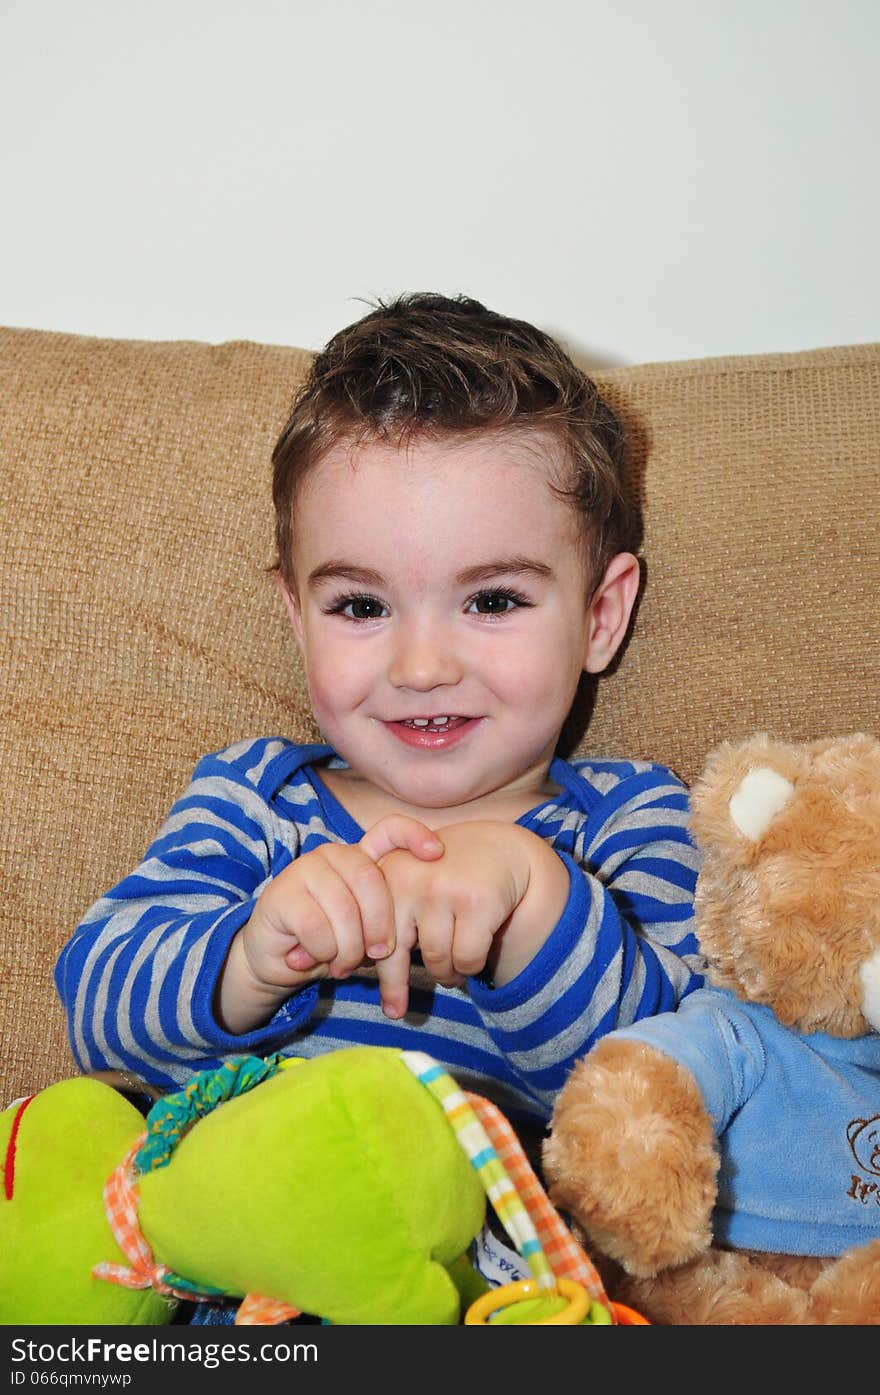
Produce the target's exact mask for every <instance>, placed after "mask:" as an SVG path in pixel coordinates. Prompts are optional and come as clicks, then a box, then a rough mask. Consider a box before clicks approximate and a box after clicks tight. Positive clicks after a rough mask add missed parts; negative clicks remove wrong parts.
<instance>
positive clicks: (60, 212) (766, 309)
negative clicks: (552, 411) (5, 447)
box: [0, 0, 880, 365]
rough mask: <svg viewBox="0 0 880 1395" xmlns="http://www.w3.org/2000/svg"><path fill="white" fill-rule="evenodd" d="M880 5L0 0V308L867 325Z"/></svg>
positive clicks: (800, 330)
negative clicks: (453, 299)
mask: <svg viewBox="0 0 880 1395" xmlns="http://www.w3.org/2000/svg"><path fill="white" fill-rule="evenodd" d="M878 60H880V5H878V3H877V0H738V3H732V0H614V3H609V0H528V3H526V0H481V2H480V0H308V3H305V2H304V0H0V132H2V136H0V199H2V205H3V206H2V210H0V322H2V323H5V324H7V325H18V326H29V327H35V328H46V329H60V330H68V331H73V332H78V333H84V334H98V335H110V336H121V337H125V338H142V339H171V338H189V339H202V340H208V341H221V340H226V339H256V340H264V341H267V342H271V343H286V344H296V345H301V346H304V347H308V348H315V347H318V346H319V345H321V344H323V343H324V341H325V340H326V339H327V338H328V337H329V335H330V334H332V333H333V332H334V331H335V330H337V329H339V328H340V327H341V326H342V325H343V324H346V323H349V322H350V321H351V320H353V319H356V318H358V317H359V315H360V314H362V313H364V311H365V309H366V307H365V306H364V305H363V304H362V303H361V301H360V299H359V298H361V297H363V298H370V297H375V296H377V295H382V296H384V295H390V294H394V293H396V292H398V291H400V290H415V289H418V290H422V289H431V290H440V291H445V292H447V293H449V292H455V291H464V292H467V293H469V294H471V295H475V296H477V297H478V298H480V299H482V300H484V301H485V302H486V303H487V304H489V305H490V306H492V307H493V308H494V309H497V310H501V311H504V312H505V313H508V314H512V315H518V316H523V317H525V318H528V319H531V320H534V321H535V322H536V323H538V324H541V325H542V326H544V327H545V328H547V329H549V330H550V331H551V332H554V333H556V334H558V335H559V336H560V338H562V339H563V340H564V341H565V342H566V343H567V345H568V346H569V348H570V349H572V350H573V351H576V352H577V353H578V354H579V355H581V356H582V357H583V358H584V359H586V360H587V361H588V362H593V363H594V364H596V365H600V364H602V365H608V364H614V363H637V362H644V361H649V360H655V359H667V358H691V357H700V356H703V355H706V354H727V353H751V352H761V351H764V350H787V349H801V348H812V347H817V346H821V345H830V344H843V343H857V342H864V341H868V340H874V339H878V338H880V274H878V249H880V179H878V134H880V131H878V101H880V99H878V86H880V85H878Z"/></svg>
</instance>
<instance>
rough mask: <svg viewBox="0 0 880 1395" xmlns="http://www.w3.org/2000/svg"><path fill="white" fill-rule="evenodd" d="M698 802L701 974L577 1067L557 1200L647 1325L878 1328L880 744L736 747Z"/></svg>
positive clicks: (559, 1146) (548, 1146) (558, 1162)
mask: <svg viewBox="0 0 880 1395" xmlns="http://www.w3.org/2000/svg"><path fill="white" fill-rule="evenodd" d="M690 817H691V830H692V837H693V841H694V842H695V844H696V846H697V848H698V850H699V853H700V858H701V860H700V869H699V873H698V877H697V890H696V898H695V916H696V926H697V931H698V935H699V939H700V944H701V949H702V951H703V952H704V954H705V956H706V964H707V969H706V982H705V983H704V986H703V987H702V988H698V989H696V990H695V991H693V992H692V993H691V994H689V995H688V996H687V997H686V998H685V999H684V1000H683V1001H682V1003H681V1004H680V1005H679V1007H678V1009H677V1010H676V1011H675V1012H669V1013H662V1014H659V1015H658V1016H656V1017H654V1018H648V1019H645V1020H644V1021H642V1022H639V1023H636V1024H634V1025H633V1026H629V1027H621V1028H618V1029H616V1030H614V1031H612V1032H610V1033H609V1034H607V1035H606V1036H604V1037H603V1038H602V1039H601V1040H600V1041H599V1042H598V1043H596V1044H595V1045H594V1046H593V1047H592V1048H591V1050H590V1051H589V1052H588V1053H587V1054H586V1056H585V1057H584V1058H583V1059H582V1060H581V1061H580V1062H578V1064H577V1065H576V1066H575V1068H574V1069H573V1071H572V1072H571V1073H570V1075H569V1077H568V1079H567V1080H566V1082H565V1085H564V1087H563V1089H562V1091H561V1093H560V1095H559V1097H558V1099H557V1102H556V1106H555V1109H554V1113H553V1117H552V1120H551V1126H550V1131H549V1133H548V1136H547V1138H546V1139H545V1141H544V1153H543V1163H544V1170H545V1177H546V1179H547V1182H548V1185H549V1188H550V1196H551V1198H552V1199H553V1201H554V1202H555V1204H556V1205H557V1206H559V1207H560V1208H562V1209H563V1210H564V1211H565V1212H566V1213H567V1214H568V1215H569V1217H570V1218H571V1219H572V1222H573V1224H574V1226H575V1229H576V1232H577V1233H579V1234H580V1235H581V1236H582V1237H583V1238H584V1239H585V1243H586V1245H587V1247H588V1249H589V1250H590V1253H591V1255H592V1257H593V1259H594V1261H595V1262H596V1263H597V1265H598V1266H599V1268H600V1271H601V1273H602V1276H603V1279H604V1281H605V1284H606V1286H607V1287H608V1291H609V1292H611V1293H614V1294H615V1297H617V1298H620V1299H622V1300H623V1301H624V1302H627V1303H633V1304H634V1305H635V1306H636V1307H637V1308H638V1309H640V1310H641V1311H642V1312H643V1313H644V1314H645V1316H646V1317H647V1319H648V1320H649V1321H651V1322H654V1323H659V1324H666V1325H679V1324H689V1325H695V1324H700V1325H706V1324H715V1325H722V1324H731V1325H732V1324H753V1325H754V1324H776V1325H782V1324H850V1325H851V1324H859V1325H868V1324H880V741H878V740H876V739H875V738H873V737H872V736H869V735H865V734H862V733H856V734H854V735H848V736H841V737H834V738H829V739H823V740H817V741H812V742H801V743H789V742H783V741H779V740H776V739H773V738H772V737H771V736H769V735H767V734H758V735H756V736H753V737H751V738H749V739H748V740H745V741H728V742H724V743H723V744H722V745H720V746H718V747H717V748H716V749H715V750H713V751H712V752H711V753H710V755H709V757H708V759H707V761H706V763H705V766H704V769H703V771H702V773H701V775H700V776H699V778H698V779H697V781H696V782H695V784H694V787H693V790H692V804H691V816H690Z"/></svg>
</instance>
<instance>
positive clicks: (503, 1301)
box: [464, 1279, 590, 1327]
mask: <svg viewBox="0 0 880 1395" xmlns="http://www.w3.org/2000/svg"><path fill="white" fill-rule="evenodd" d="M556 1288H557V1291H558V1292H559V1293H561V1294H562V1297H563V1298H567V1299H568V1303H567V1304H566V1306H565V1307H564V1308H562V1309H561V1310H560V1312H558V1313H554V1314H553V1316H552V1317H546V1318H542V1319H541V1321H540V1323H536V1324H534V1325H535V1326H541V1327H550V1326H558V1325H560V1324H562V1325H564V1326H566V1327H575V1326H577V1324H578V1323H580V1322H583V1320H584V1318H585V1317H586V1316H587V1313H588V1312H589V1310H590V1297H589V1294H588V1293H587V1290H586V1289H585V1288H584V1287H583V1285H582V1284H578V1283H575V1281H574V1279H557V1281H556ZM547 1296H548V1291H547V1289H543V1288H539V1286H538V1284H537V1282H536V1281H535V1280H534V1279H520V1280H519V1282H518V1283H515V1284H504V1285H503V1286H502V1287H501V1288H492V1289H490V1290H489V1292H488V1293H484V1294H482V1296H481V1297H480V1298H478V1299H476V1301H475V1302H473V1303H472V1304H471V1306H470V1307H469V1308H468V1310H467V1312H466V1313H465V1315H464V1325H465V1327H485V1326H487V1325H488V1322H489V1315H490V1314H491V1313H497V1311H498V1309H499V1308H509V1307H512V1306H513V1304H514V1303H519V1302H521V1300H522V1299H523V1298H541V1297H547Z"/></svg>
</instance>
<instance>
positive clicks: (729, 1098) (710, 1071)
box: [618, 989, 766, 1138]
mask: <svg viewBox="0 0 880 1395" xmlns="http://www.w3.org/2000/svg"><path fill="white" fill-rule="evenodd" d="M618 1035H619V1036H620V1037H621V1038H624V1039H627V1040H631V1041H640V1042H643V1043H644V1044H645V1045H647V1046H653V1047H655V1048H656V1049H657V1050H658V1051H662V1052H663V1053H664V1054H665V1055H667V1056H672V1057H673V1059H674V1060H676V1061H678V1062H679V1064H680V1065H682V1066H684V1067H685V1068H686V1069H687V1070H688V1071H690V1073H691V1075H692V1076H693V1077H694V1080H695V1081H696V1083H697V1085H698V1086H699V1089H700V1093H701V1094H702V1096H703V1103H704V1104H705V1106H706V1112H707V1113H708V1114H709V1115H710V1117H711V1119H712V1126H713V1128H714V1130H715V1136H716V1138H717V1137H720V1135H721V1134H722V1133H723V1132H724V1131H725V1129H726V1128H727V1126H728V1125H729V1123H730V1121H731V1120H732V1118H733V1116H734V1115H735V1114H736V1113H737V1112H738V1110H740V1109H741V1108H742V1106H743V1105H744V1104H745V1103H746V1101H747V1100H748V1099H749V1098H750V1097H751V1095H752V1094H754V1092H755V1090H756V1089H757V1087H758V1085H759V1084H760V1082H761V1079H762V1077H763V1074H764V1067H765V1059H766V1058H765V1051H764V1043H763V1041H762V1039H761V1034H760V1032H759V1031H758V1029H757V1027H756V1026H755V1023H754V1022H753V1021H752V1018H751V1016H750V1015H749V1013H748V1012H747V1011H746V1010H745V1009H744V1008H743V1007H742V1006H741V1005H740V1004H738V1003H737V1002H736V1000H735V999H734V998H733V996H732V995H730V994H728V993H727V992H726V991H724V990H719V989H708V990H706V991H705V992H703V993H696V994H694V995H693V996H691V997H689V998H687V1000H686V1001H685V1002H683V1003H682V1005H681V1008H680V1010H679V1011H678V1012H666V1013H662V1014H661V1015H660V1016H658V1017H652V1018H650V1019H649V1020H646V1021H643V1022H637V1023H635V1024H634V1025H633V1026H631V1027H628V1028H625V1029H624V1030H622V1031H621V1032H620V1033H619V1034H618Z"/></svg>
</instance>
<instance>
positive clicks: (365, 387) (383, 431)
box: [272, 293, 637, 587]
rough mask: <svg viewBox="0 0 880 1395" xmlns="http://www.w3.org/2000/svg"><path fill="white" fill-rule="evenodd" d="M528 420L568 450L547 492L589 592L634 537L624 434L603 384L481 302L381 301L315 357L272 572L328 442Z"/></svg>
mask: <svg viewBox="0 0 880 1395" xmlns="http://www.w3.org/2000/svg"><path fill="white" fill-rule="evenodd" d="M525 427H530V428H532V429H533V430H534V429H538V430H542V431H543V432H545V433H546V434H548V435H549V436H551V437H554V438H555V439H556V440H557V441H558V443H559V445H560V447H561V455H562V460H561V464H560V470H559V479H558V481H554V482H553V483H552V484H551V487H552V488H553V489H554V491H555V492H556V493H557V494H558V495H559V496H560V497H562V498H565V499H568V500H570V502H571V503H572V505H573V506H574V508H575V509H576V510H577V512H578V514H579V515H580V517H581V519H582V523H583V531H584V540H585V544H586V547H587V550H588V574H589V577H590V585H591V587H592V586H594V585H595V584H596V583H597V582H598V581H599V579H600V578H601V576H602V574H603V572H604V570H605V568H606V567H607V565H608V562H609V561H610V559H611V558H612V557H613V556H614V554H615V553H616V552H620V551H624V550H627V549H631V548H633V546H634V540H635V538H636V536H637V525H636V516H635V510H634V508H633V506H632V502H631V499H630V496H629V493H628V489H627V482H626V466H625V441H624V435H623V430H622V428H621V425H620V422H619V421H618V419H617V417H616V416H615V415H614V413H613V411H612V410H611V408H610V407H609V406H608V404H607V403H606V402H604V401H603V400H602V398H601V397H600V395H599V390H598V388H597V387H596V384H595V383H594V382H593V381H592V379H591V378H588V377H587V376H586V374H585V373H583V372H582V371H581V370H580V369H579V368H578V367H577V365H576V364H575V363H573V362H572V360H571V359H570V358H569V356H568V354H567V353H565V351H564V350H563V349H562V348H561V347H560V346H559V344H557V343H556V341H555V340H554V339H552V338H551V337H550V336H549V335H547V334H545V333H544V332H543V331H542V330H539V329H536V328H535V326H534V325H531V324H528V323H527V322H526V321H524V320H512V319H508V318H507V317H506V316H504V315H498V314H495V313H494V312H493V311H491V310H487V309H486V307H485V306H484V305H481V304H480V302H479V301H477V300H471V299H469V298H468V297H466V296H455V297H451V298H450V297H446V296H441V295H434V294H429V293H416V294H410V295H402V296H400V297H398V298H397V299H396V300H394V301H391V302H388V303H383V302H381V301H380V302H379V303H378V305H377V307H376V308H375V309H374V310H372V311H370V313H369V314H367V315H365V316H364V317H363V318H362V319H360V320H357V321H356V322H355V323H354V324H352V325H349V326H348V328H346V329H343V330H340V332H339V333H338V334H336V335H334V337H333V338H332V339H331V340H330V341H329V343H328V344H327V346H326V348H325V349H324V350H323V352H322V353H320V354H318V355H317V356H316V358H315V359H314V361H313V363H312V367H311V371H310V373H309V376H308V378H307V379H306V381H305V383H304V384H303V386H302V388H301V390H300V391H299V393H298V395H297V397H296V399H295V401H294V404H293V408H292V410H291V413H290V416H289V417H288V420H287V423H286V424H285V426H284V429H283V431H282V432H281V435H280V437H279V439H278V443H277V445H276V446H275V450H274V451H273V454H272V465H273V486H272V495H273V499H274V502H275V516H276V544H277V548H278V561H277V564H276V567H277V570H280V572H281V575H282V576H283V578H284V580H285V581H286V582H287V584H288V585H292V584H293V556H292V533H293V510H294V505H295V500H296V493H297V489H298V487H299V485H300V483H301V482H302V480H303V479H304V477H305V475H306V474H307V473H308V471H309V470H311V469H312V468H313V467H314V465H315V464H316V463H317V462H318V461H319V460H320V459H321V457H322V456H323V455H325V454H326V453H327V452H328V451H329V450H330V449H331V448H332V447H333V446H335V445H337V444H339V443H340V442H342V441H345V440H350V441H352V442H353V443H354V442H361V441H363V440H364V439H367V438H370V437H373V438H377V439H382V440H389V439H390V440H392V441H393V442H394V443H395V444H396V445H404V444H406V443H408V442H410V441H412V440H414V439H417V438H418V437H419V436H422V435H429V436H439V435H456V434H458V435H466V434H469V433H473V432H477V431H479V432H484V431H505V430H515V429H520V428H525Z"/></svg>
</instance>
